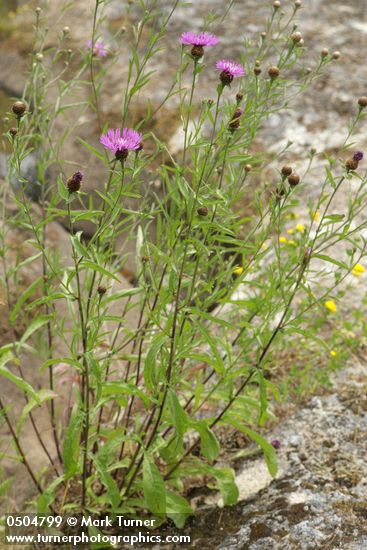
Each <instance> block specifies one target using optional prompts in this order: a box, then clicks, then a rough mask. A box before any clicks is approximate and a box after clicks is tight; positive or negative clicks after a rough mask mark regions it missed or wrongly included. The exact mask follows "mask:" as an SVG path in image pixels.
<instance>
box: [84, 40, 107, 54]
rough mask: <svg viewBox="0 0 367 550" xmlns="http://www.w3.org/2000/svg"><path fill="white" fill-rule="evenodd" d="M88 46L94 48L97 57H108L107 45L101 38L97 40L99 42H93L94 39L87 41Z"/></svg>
mask: <svg viewBox="0 0 367 550" xmlns="http://www.w3.org/2000/svg"><path fill="white" fill-rule="evenodd" d="M87 46H88V48H93V55H94V56H95V57H106V55H107V53H108V52H107V50H106V48H105V45H104V44H103V42H101V41H100V40H97V42H94V44H93V42H92V40H88V42H87Z"/></svg>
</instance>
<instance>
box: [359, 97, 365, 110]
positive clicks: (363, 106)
mask: <svg viewBox="0 0 367 550" xmlns="http://www.w3.org/2000/svg"><path fill="white" fill-rule="evenodd" d="M358 105H359V106H360V107H362V109H364V108H365V107H367V96H362V97H360V98H359V100H358Z"/></svg>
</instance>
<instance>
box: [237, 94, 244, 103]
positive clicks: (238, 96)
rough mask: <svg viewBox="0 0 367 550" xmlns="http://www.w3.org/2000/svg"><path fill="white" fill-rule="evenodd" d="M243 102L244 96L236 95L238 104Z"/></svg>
mask: <svg viewBox="0 0 367 550" xmlns="http://www.w3.org/2000/svg"><path fill="white" fill-rule="evenodd" d="M242 100H243V94H240V93H238V94H236V102H237V104H239V103H241V101H242Z"/></svg>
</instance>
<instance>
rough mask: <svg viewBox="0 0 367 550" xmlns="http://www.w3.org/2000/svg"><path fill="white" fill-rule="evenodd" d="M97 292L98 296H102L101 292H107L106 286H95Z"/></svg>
mask: <svg viewBox="0 0 367 550" xmlns="http://www.w3.org/2000/svg"><path fill="white" fill-rule="evenodd" d="M97 292H98V294H99V295H100V296H103V294H106V292H107V288H106V287H105V286H102V285H100V286H99V287H98V288H97Z"/></svg>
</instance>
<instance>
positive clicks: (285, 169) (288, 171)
mask: <svg viewBox="0 0 367 550" xmlns="http://www.w3.org/2000/svg"><path fill="white" fill-rule="evenodd" d="M281 172H282V174H283V176H285V177H288V176H290V175H291V173H292V172H293V168H292V166H289V165H288V164H285V165H284V166H283V167H282V169H281Z"/></svg>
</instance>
